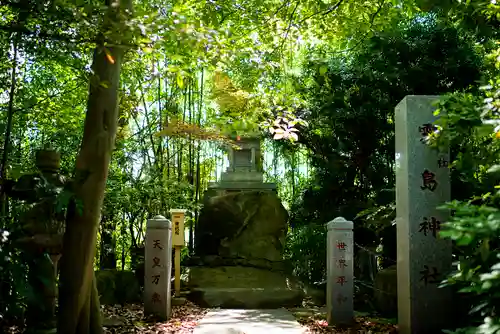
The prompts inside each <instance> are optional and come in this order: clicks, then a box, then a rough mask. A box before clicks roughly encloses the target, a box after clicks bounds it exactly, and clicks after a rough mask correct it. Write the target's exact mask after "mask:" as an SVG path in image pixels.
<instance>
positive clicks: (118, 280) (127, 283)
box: [95, 269, 142, 305]
mask: <svg viewBox="0 0 500 334" xmlns="http://www.w3.org/2000/svg"><path fill="white" fill-rule="evenodd" d="M95 276H96V281H97V290H98V292H99V297H100V302H101V304H103V305H110V304H111V305H113V304H122V305H123V304H126V303H137V302H140V301H142V293H141V287H140V285H139V281H138V280H137V277H136V275H135V273H134V272H132V271H123V270H116V269H104V270H99V271H96V272H95Z"/></svg>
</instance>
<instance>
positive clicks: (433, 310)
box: [395, 95, 453, 334]
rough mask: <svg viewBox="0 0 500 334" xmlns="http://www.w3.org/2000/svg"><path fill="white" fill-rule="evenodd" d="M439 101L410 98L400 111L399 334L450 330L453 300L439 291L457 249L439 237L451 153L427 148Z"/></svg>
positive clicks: (447, 197)
mask: <svg viewBox="0 0 500 334" xmlns="http://www.w3.org/2000/svg"><path fill="white" fill-rule="evenodd" d="M438 99H439V96H418V95H410V96H406V97H405V98H404V99H403V100H402V101H401V102H400V103H399V104H398V105H397V106H396V112H395V125H396V143H395V145H396V163H395V167H396V227H397V254H398V255H397V282H398V321H399V325H398V328H399V332H400V333H401V334H409V333H415V334H419V333H437V332H441V330H442V329H446V327H447V326H448V325H449V320H450V318H449V317H450V311H451V310H452V305H453V302H452V295H451V291H450V290H449V289H447V288H439V283H440V282H441V281H442V280H443V279H445V278H446V275H447V274H448V273H449V272H450V271H451V266H452V244H451V242H450V241H449V240H444V239H441V238H440V237H439V230H440V228H441V222H445V221H446V220H447V219H448V216H449V213H448V212H446V211H443V210H438V209H437V208H438V207H439V206H441V205H443V204H444V203H445V202H447V201H449V200H450V169H449V168H448V161H449V159H450V158H449V152H448V151H444V152H443V151H438V150H437V149H434V148H432V147H430V146H429V145H428V144H427V139H428V137H429V135H430V134H432V133H433V132H434V131H436V130H437V128H436V127H435V125H434V124H433V123H434V121H435V120H436V116H435V115H434V111H435V109H436V108H435V107H434V106H433V102H434V101H437V100H438Z"/></svg>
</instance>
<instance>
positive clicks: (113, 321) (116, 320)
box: [102, 316, 125, 327]
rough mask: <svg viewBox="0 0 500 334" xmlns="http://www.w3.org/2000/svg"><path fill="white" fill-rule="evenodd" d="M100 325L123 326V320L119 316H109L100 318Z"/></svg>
mask: <svg viewBox="0 0 500 334" xmlns="http://www.w3.org/2000/svg"><path fill="white" fill-rule="evenodd" d="M102 325H103V326H104V327H119V326H124V325H125V321H124V320H123V319H122V318H120V317H117V316H111V317H109V318H104V319H102Z"/></svg>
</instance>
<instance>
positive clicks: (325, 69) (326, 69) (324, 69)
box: [319, 65, 328, 75]
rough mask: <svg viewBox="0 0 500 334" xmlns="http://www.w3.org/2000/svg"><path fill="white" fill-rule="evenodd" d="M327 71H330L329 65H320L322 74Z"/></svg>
mask: <svg viewBox="0 0 500 334" xmlns="http://www.w3.org/2000/svg"><path fill="white" fill-rule="evenodd" d="M326 72H328V66H326V65H322V66H320V68H319V74H320V75H325V74H326Z"/></svg>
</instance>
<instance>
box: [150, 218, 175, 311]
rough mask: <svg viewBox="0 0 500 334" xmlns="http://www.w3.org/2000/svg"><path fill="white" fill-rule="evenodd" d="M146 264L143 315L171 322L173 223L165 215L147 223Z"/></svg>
mask: <svg viewBox="0 0 500 334" xmlns="http://www.w3.org/2000/svg"><path fill="white" fill-rule="evenodd" d="M144 262H145V277H144V314H146V315H149V314H153V315H155V316H157V317H158V318H160V319H163V320H168V319H169V318H170V310H171V293H170V290H171V287H170V277H171V271H172V223H171V222H170V221H169V220H168V219H166V218H165V217H163V216H156V217H154V218H153V219H150V220H148V223H147V226H146V242H145V259H144Z"/></svg>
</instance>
